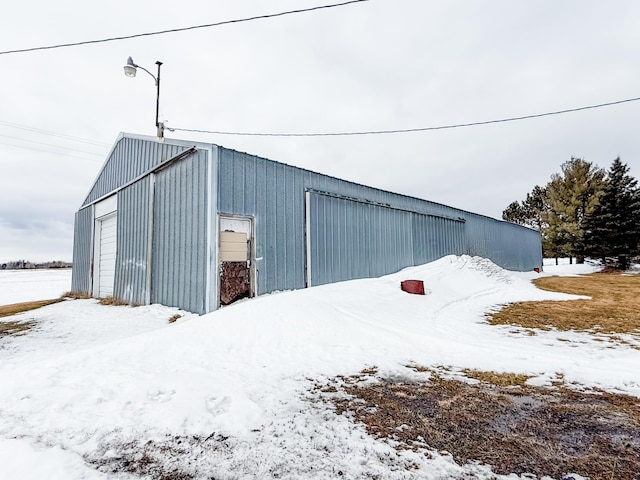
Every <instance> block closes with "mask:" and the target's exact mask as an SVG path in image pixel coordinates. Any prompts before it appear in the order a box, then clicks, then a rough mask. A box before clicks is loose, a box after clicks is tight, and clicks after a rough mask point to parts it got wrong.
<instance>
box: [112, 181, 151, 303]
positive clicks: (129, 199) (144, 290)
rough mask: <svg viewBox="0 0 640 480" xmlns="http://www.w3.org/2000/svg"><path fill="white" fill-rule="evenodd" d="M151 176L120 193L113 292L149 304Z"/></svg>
mask: <svg viewBox="0 0 640 480" xmlns="http://www.w3.org/2000/svg"><path fill="white" fill-rule="evenodd" d="M151 188H152V187H151V177H150V176H146V177H144V178H142V179H141V180H139V181H138V182H136V183H134V184H132V185H130V186H128V187H127V188H124V189H123V190H121V191H120V192H119V193H118V228H117V244H116V245H117V255H116V274H115V285H114V292H113V295H114V296H115V297H116V298H119V299H122V300H124V301H126V302H128V303H132V304H135V303H139V304H146V303H148V294H149V292H148V286H147V283H148V280H147V274H148V273H149V270H148V269H149V265H148V258H149V238H150V237H149V228H148V226H149V208H150V206H149V202H150V191H151Z"/></svg>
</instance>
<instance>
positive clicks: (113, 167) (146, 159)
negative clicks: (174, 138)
mask: <svg viewBox="0 0 640 480" xmlns="http://www.w3.org/2000/svg"><path fill="white" fill-rule="evenodd" d="M187 148H188V147H187V146H184V144H181V145H174V144H171V143H159V142H157V141H152V140H151V141H150V140H145V139H140V138H129V137H123V138H121V139H120V140H119V141H118V142H117V143H116V145H115V146H114V148H113V150H112V151H111V154H110V155H109V157H108V158H107V161H106V162H105V164H104V165H103V166H102V169H101V170H100V173H99V174H98V178H96V181H95V182H94V184H93V186H92V187H91V190H90V191H89V194H88V195H87V198H86V199H85V201H84V202H83V203H82V205H83V206H84V205H87V204H89V203H91V202H93V201H94V200H96V199H98V198H100V197H102V196H104V195H106V194H107V193H110V192H112V191H113V190H115V189H117V188H119V187H121V186H122V185H125V184H126V183H128V182H130V181H132V180H134V179H135V178H137V177H139V176H140V175H142V174H144V173H146V172H148V171H149V170H151V169H152V168H154V167H157V166H158V165H160V164H161V163H162V162H164V161H166V160H168V159H170V158H172V157H174V156H176V155H177V154H179V153H180V152H182V151H184V150H186V149H187Z"/></svg>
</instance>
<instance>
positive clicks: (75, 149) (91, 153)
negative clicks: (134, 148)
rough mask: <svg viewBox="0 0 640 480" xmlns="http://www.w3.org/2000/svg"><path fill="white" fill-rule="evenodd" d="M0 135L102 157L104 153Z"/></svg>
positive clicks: (0, 135)
mask: <svg viewBox="0 0 640 480" xmlns="http://www.w3.org/2000/svg"><path fill="white" fill-rule="evenodd" d="M0 137H4V138H10V139H12V140H20V141H21V142H27V143H37V144H38V145H45V146H47V147H55V148H60V149H62V150H68V151H71V152H80V153H86V154H88V155H96V156H98V157H104V155H103V154H102V153H94V152H88V151H87V150H79V149H77V148H69V147H64V146H62V145H55V144H53V143H45V142H38V141H36V140H29V139H26V138H21V137H14V136H12V135H3V134H1V133H0ZM13 146H14V147H19V146H21V145H13ZM25 148H27V147H25Z"/></svg>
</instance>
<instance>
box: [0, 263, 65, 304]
mask: <svg viewBox="0 0 640 480" xmlns="http://www.w3.org/2000/svg"><path fill="white" fill-rule="evenodd" d="M69 290H71V269H47V270H0V305H10V304H12V303H21V302H31V301H35V300H49V299H51V298H58V297H60V295H62V294H63V293H65V292H68V291H69Z"/></svg>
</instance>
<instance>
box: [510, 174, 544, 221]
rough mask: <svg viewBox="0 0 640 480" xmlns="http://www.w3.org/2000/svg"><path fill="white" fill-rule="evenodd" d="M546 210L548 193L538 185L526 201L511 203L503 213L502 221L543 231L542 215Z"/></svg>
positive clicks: (528, 194)
mask: <svg viewBox="0 0 640 480" xmlns="http://www.w3.org/2000/svg"><path fill="white" fill-rule="evenodd" d="M546 210H547V200H546V191H545V189H544V188H542V187H540V186H538V185H536V186H535V187H533V190H532V191H531V193H527V198H526V199H525V200H523V201H522V202H511V203H510V204H509V206H507V208H505V210H504V211H503V212H502V219H503V220H506V221H507V222H512V223H517V224H518V225H524V226H526V227H529V228H533V229H535V230H538V231H541V230H542V228H543V226H544V225H545V222H544V220H543V218H542V215H543V212H545V211H546Z"/></svg>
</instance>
